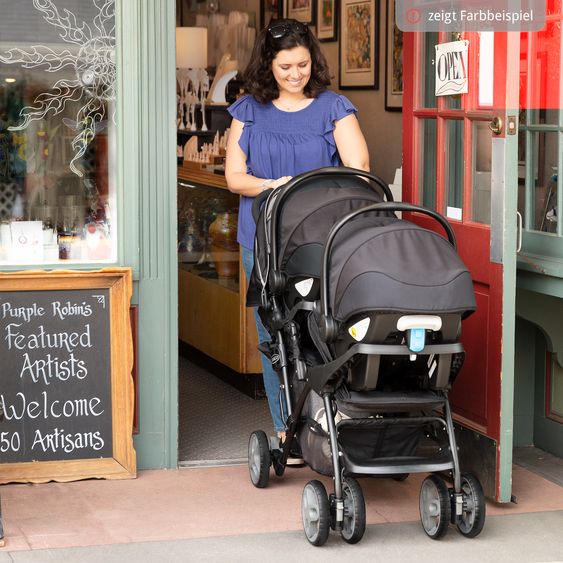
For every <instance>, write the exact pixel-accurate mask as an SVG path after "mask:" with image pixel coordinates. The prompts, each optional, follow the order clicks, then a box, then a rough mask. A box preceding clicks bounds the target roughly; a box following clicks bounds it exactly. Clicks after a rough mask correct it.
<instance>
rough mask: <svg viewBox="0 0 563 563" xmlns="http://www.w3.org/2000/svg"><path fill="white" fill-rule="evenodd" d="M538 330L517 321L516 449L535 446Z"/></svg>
mask: <svg viewBox="0 0 563 563" xmlns="http://www.w3.org/2000/svg"><path fill="white" fill-rule="evenodd" d="M536 333H537V329H536V327H535V326H534V325H533V324H531V323H529V322H527V321H524V320H523V319H519V318H517V319H516V338H515V340H516V342H515V349H516V352H515V362H514V446H530V445H532V444H533V443H534V392H535V378H536V362H535V360H536V353H535V352H536V346H535V343H536Z"/></svg>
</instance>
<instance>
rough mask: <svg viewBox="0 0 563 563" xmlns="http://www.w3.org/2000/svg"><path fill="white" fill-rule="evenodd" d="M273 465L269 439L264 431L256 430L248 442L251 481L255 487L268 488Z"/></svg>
mask: <svg viewBox="0 0 563 563" xmlns="http://www.w3.org/2000/svg"><path fill="white" fill-rule="evenodd" d="M271 463H272V457H271V455H270V444H269V442H268V437H267V436H266V433H265V432H263V431H262V430H256V431H254V432H253V433H252V434H251V435H250V439H249V440H248V470H249V472H250V480H251V481H252V484H253V485H254V486H255V487H258V488H259V489H263V488H264V487H267V486H268V481H269V480H270V464H271Z"/></svg>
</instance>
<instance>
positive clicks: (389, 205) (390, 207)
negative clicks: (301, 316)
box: [321, 202, 457, 318]
mask: <svg viewBox="0 0 563 563" xmlns="http://www.w3.org/2000/svg"><path fill="white" fill-rule="evenodd" d="M370 211H407V212H408V211H411V212H416V213H423V214H424V215H428V216H429V217H431V218H432V219H434V220H436V221H437V222H438V223H440V226H441V227H442V228H443V229H444V231H445V232H446V235H447V237H448V242H449V243H450V244H451V245H452V246H453V247H454V249H455V250H457V242H456V238H455V233H454V231H453V229H452V227H451V225H450V224H449V223H448V221H447V220H446V218H445V217H444V216H442V215H440V214H439V213H437V212H436V211H432V210H431V209H426V208H425V207H421V206H420V205H415V204H414V203H401V202H385V203H376V204H374V205H368V206H367V207H362V208H361V209H356V210H355V211H352V213H348V215H346V216H344V217H343V218H342V219H340V221H338V223H336V224H335V225H334V227H332V229H331V230H330V232H329V233H328V237H327V241H326V245H325V249H324V253H323V263H322V270H321V315H322V316H323V317H324V318H328V317H329V310H328V262H329V260H330V253H331V251H332V243H333V242H334V238H335V237H336V234H337V233H338V231H340V229H341V228H342V227H343V226H344V225H345V224H346V223H348V222H349V221H351V220H352V219H354V218H355V217H357V216H358V215H361V214H362V213H369V212H370Z"/></svg>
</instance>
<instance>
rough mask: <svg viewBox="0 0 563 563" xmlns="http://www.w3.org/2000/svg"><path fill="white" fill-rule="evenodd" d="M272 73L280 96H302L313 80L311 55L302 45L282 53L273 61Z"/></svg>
mask: <svg viewBox="0 0 563 563" xmlns="http://www.w3.org/2000/svg"><path fill="white" fill-rule="evenodd" d="M272 73H273V75H274V78H275V79H276V82H277V83H278V87H279V90H280V94H281V93H282V92H287V93H288V94H300V93H302V92H303V89H304V88H305V86H306V85H307V82H309V79H310V78H311V53H309V49H307V48H306V47H303V46H302V45H300V46H299V47H293V49H284V50H283V51H280V52H279V53H278V54H277V55H276V58H275V59H274V60H273V61H272Z"/></svg>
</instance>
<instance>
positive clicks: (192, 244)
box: [178, 166, 261, 373]
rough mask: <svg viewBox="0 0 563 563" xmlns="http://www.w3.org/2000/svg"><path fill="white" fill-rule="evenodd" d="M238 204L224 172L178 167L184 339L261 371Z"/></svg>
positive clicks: (243, 369) (231, 363) (232, 363)
mask: <svg viewBox="0 0 563 563" xmlns="http://www.w3.org/2000/svg"><path fill="white" fill-rule="evenodd" d="M238 205H239V198H238V196H237V195H235V194H233V193H231V192H229V191H228V189H227V187H226V183H225V178H224V176H222V175H219V174H213V173H211V172H206V171H203V170H196V169H190V168H187V167H184V166H180V167H178V306H179V337H180V340H182V341H183V342H186V343H187V344H189V345H191V346H193V347H194V348H196V349H198V350H200V351H202V352H204V353H205V354H207V355H208V356H210V357H212V358H214V359H215V360H217V361H219V362H221V363H223V364H225V365H226V366H228V367H230V368H231V369H233V370H235V371H237V372H239V373H260V372H261V367H260V358H259V354H258V350H257V346H258V342H257V335H256V327H255V324H254V315H253V312H252V310H251V309H247V308H246V305H245V303H246V280H245V277H244V271H243V269H242V265H241V262H240V253H239V246H238V244H237V242H236V235H237V229H236V228H237V219H238Z"/></svg>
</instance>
